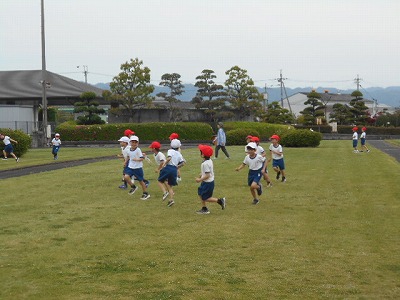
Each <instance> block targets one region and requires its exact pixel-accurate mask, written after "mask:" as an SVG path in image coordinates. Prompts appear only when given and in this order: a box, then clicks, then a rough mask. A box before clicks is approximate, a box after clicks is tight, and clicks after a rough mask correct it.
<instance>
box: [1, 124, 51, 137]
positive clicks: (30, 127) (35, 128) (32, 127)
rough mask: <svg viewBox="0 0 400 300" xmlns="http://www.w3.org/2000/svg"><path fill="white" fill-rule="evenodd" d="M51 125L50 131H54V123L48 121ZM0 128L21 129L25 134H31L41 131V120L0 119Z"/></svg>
mask: <svg viewBox="0 0 400 300" xmlns="http://www.w3.org/2000/svg"><path fill="white" fill-rule="evenodd" d="M48 125H50V126H51V132H54V130H55V127H56V123H48ZM0 128H4V129H6V128H7V129H11V130H21V131H23V132H25V133H26V134H29V135H31V134H32V133H35V132H43V122H41V121H40V122H39V121H37V122H30V121H5V122H4V121H0Z"/></svg>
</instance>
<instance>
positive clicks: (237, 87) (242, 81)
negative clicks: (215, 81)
mask: <svg viewBox="0 0 400 300" xmlns="http://www.w3.org/2000/svg"><path fill="white" fill-rule="evenodd" d="M225 74H226V75H228V79H227V80H226V81H225V87H226V91H227V93H228V99H229V102H230V104H231V106H232V108H234V109H237V110H238V111H239V117H240V119H243V118H245V117H246V116H249V115H250V113H251V112H254V111H255V112H261V102H262V101H263V95H262V94H261V93H260V92H259V91H258V90H257V88H256V87H255V86H254V81H253V79H251V78H250V77H249V76H248V75H247V70H244V69H241V68H239V67H238V66H234V67H232V68H230V69H229V70H228V71H226V72H225Z"/></svg>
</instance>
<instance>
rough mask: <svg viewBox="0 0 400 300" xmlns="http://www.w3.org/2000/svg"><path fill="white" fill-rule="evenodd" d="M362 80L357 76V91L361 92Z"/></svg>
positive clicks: (355, 80)
mask: <svg viewBox="0 0 400 300" xmlns="http://www.w3.org/2000/svg"><path fill="white" fill-rule="evenodd" d="M361 80H362V79H361V78H360V77H359V75H358V74H357V78H354V82H355V83H356V84H357V91H359V90H360V81H361Z"/></svg>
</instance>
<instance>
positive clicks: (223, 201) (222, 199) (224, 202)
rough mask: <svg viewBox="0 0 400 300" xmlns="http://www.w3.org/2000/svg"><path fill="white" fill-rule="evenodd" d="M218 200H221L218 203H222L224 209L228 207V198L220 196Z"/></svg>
mask: <svg viewBox="0 0 400 300" xmlns="http://www.w3.org/2000/svg"><path fill="white" fill-rule="evenodd" d="M218 200H219V201H218V204H219V205H221V207H222V209H225V207H226V199H225V197H224V198H219V199H218Z"/></svg>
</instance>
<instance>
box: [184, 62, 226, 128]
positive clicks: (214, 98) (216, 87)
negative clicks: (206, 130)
mask: <svg viewBox="0 0 400 300" xmlns="http://www.w3.org/2000/svg"><path fill="white" fill-rule="evenodd" d="M215 78H217V76H216V75H215V74H214V71H213V70H208V69H205V70H203V71H202V72H201V75H199V76H197V77H196V80H197V81H196V83H195V87H197V88H198V89H197V92H196V96H195V97H193V99H192V103H194V104H195V105H196V108H197V109H202V110H204V112H205V114H206V115H208V117H209V120H210V121H211V122H217V121H222V120H224V119H225V118H227V117H230V116H231V115H232V113H231V112H229V111H228V110H227V107H226V105H225V102H226V96H227V93H226V91H225V90H224V86H223V85H221V84H216V83H215V81H214V79H215Z"/></svg>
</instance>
